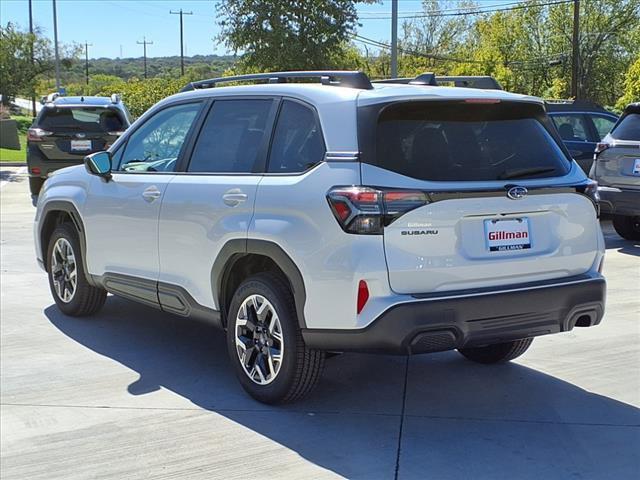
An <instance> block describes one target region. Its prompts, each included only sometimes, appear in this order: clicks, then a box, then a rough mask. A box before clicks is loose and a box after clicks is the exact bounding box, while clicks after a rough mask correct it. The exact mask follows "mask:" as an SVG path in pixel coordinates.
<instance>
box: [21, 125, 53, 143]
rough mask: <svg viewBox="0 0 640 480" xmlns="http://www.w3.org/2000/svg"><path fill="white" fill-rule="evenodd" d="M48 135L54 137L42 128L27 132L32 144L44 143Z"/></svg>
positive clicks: (31, 129)
mask: <svg viewBox="0 0 640 480" xmlns="http://www.w3.org/2000/svg"><path fill="white" fill-rule="evenodd" d="M47 135H52V132H48V131H46V130H43V129H41V128H30V129H29V130H27V140H28V141H30V142H42V141H43V140H44V139H43V137H46V136H47Z"/></svg>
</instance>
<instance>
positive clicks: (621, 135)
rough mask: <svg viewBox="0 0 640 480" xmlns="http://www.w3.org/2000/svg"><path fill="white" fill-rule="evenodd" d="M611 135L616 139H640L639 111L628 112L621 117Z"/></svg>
mask: <svg viewBox="0 0 640 480" xmlns="http://www.w3.org/2000/svg"><path fill="white" fill-rule="evenodd" d="M611 136H612V137H613V138H615V139H616V140H632V141H633V140H635V141H640V113H629V114H627V115H625V116H624V117H622V119H621V120H620V122H618V125H616V127H615V128H614V129H613V131H612V132H611Z"/></svg>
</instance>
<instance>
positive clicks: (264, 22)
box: [218, 0, 372, 71]
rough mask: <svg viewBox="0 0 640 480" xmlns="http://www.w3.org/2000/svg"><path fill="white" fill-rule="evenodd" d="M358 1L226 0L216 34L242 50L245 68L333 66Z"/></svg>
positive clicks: (348, 34)
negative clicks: (218, 30)
mask: <svg viewBox="0 0 640 480" xmlns="http://www.w3.org/2000/svg"><path fill="white" fill-rule="evenodd" d="M361 1H362V0H361ZM364 1H365V3H372V0H364ZM356 3H358V1H357V0H290V1H280V0H226V1H224V2H220V3H219V4H218V17H219V19H220V20H219V23H220V25H221V27H222V29H221V33H220V35H219V37H218V38H219V39H220V40H221V41H224V43H225V44H226V45H227V47H229V48H231V49H232V50H234V51H242V52H244V56H243V57H242V59H241V62H240V69H244V70H247V71H258V70H259V71H265V70H305V69H306V70H316V69H322V68H328V67H332V66H334V65H335V63H336V59H339V58H340V52H343V51H344V48H345V46H346V45H347V43H348V40H349V39H350V37H351V35H352V34H353V33H354V32H355V28H356V26H357V12H356V8H355V4H356Z"/></svg>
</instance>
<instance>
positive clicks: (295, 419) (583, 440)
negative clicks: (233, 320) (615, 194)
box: [45, 296, 640, 479]
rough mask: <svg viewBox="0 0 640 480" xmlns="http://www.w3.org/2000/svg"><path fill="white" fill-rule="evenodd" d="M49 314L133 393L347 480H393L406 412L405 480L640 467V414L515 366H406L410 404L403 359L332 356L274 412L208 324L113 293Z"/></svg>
mask: <svg viewBox="0 0 640 480" xmlns="http://www.w3.org/2000/svg"><path fill="white" fill-rule="evenodd" d="M45 314H46V316H47V317H48V319H49V320H50V321H51V323H52V324H53V325H55V327H57V328H58V329H59V330H60V331H61V332H63V333H64V334H65V335H67V336H68V337H70V338H72V339H73V340H75V341H76V342H79V343H80V344H82V345H84V346H86V347H87V348H89V349H91V350H93V351H95V352H97V353H99V354H101V355H104V356H106V357H109V358H112V359H114V360H115V361H117V362H119V363H121V364H123V365H125V366H126V367H128V368H130V369H132V370H134V371H135V372H137V373H138V374H139V379H138V380H137V381H135V382H134V383H132V384H130V385H128V386H126V388H127V390H128V392H129V394H131V395H144V394H146V393H148V392H152V391H155V390H157V389H159V388H164V389H168V390H170V391H172V392H175V393H176V394H178V395H180V396H182V397H184V398H186V399H188V400H189V401H191V402H193V404H195V405H197V406H199V407H201V408H203V409H206V410H210V411H213V412H216V413H218V414H220V415H223V416H225V417H226V418H228V419H231V420H233V421H234V422H237V423H238V424H240V425H243V426H244V427H246V428H249V429H251V430H253V431H255V432H257V433H259V434H260V435H262V436H265V437H267V438H270V439H272V440H273V441H275V442H277V443H279V444H281V445H284V446H285V447H287V448H288V449H291V450H293V451H295V452H297V453H298V454H299V455H301V456H302V457H304V458H305V459H307V460H308V461H310V462H312V463H314V464H316V465H319V466H321V467H322V468H325V469H328V470H330V471H333V472H335V473H337V474H340V475H342V476H344V477H347V478H367V479H371V478H393V477H394V470H395V466H396V453H397V450H398V433H399V428H400V419H401V416H402V415H401V414H402V412H404V425H403V435H402V441H401V442H400V449H401V458H400V478H438V479H443V478H491V479H494V478H536V479H537V478H545V479H549V478H558V479H560V478H562V479H564V478H568V477H575V478H630V477H631V476H632V475H631V473H632V472H634V471H637V470H638V469H639V468H640V463H639V461H638V460H637V458H638V457H637V450H636V449H637V446H638V440H639V438H638V428H637V426H638V424H639V423H640V422H639V419H640V417H639V410H638V409H637V408H635V407H633V406H631V405H627V404H625V403H621V402H618V401H615V400H612V399H610V398H607V397H604V396H600V395H596V394H593V393H590V392H588V391H585V390H583V389H581V388H578V387H576V386H574V385H572V384H570V383H567V382H564V381H561V380H559V379H557V378H554V377H553V376H549V375H546V374H544V373H541V372H538V371H536V370H533V369H530V368H526V367H523V366H521V365H518V364H515V363H514V364H508V365H502V366H493V367H487V366H483V365H476V364H473V363H470V362H468V361H466V360H464V359H462V357H461V356H459V355H458V354H457V353H454V352H449V353H442V354H435V355H430V356H429V355H427V356H418V357H411V360H410V362H409V363H408V365H409V370H408V374H407V375H408V381H407V390H406V395H405V394H404V382H405V368H406V365H407V361H406V357H395V356H375V355H356V354H345V355H341V356H338V357H334V358H330V359H328V361H327V368H326V369H325V373H324V375H323V379H322V381H321V384H320V386H319V388H318V389H316V390H315V391H314V392H313V393H312V394H311V395H310V397H309V398H308V399H306V400H304V401H301V402H298V403H295V404H293V405H288V406H284V407H270V406H266V405H262V404H260V403H257V402H255V401H253V400H252V399H251V398H249V397H248V396H247V395H246V394H245V393H244V392H243V391H242V389H241V388H240V386H239V384H238V382H237V380H236V379H235V377H234V373H233V371H232V369H231V365H230V363H229V360H228V357H227V350H226V344H225V338H224V335H223V334H222V333H221V332H220V331H218V330H216V329H215V328H214V327H212V326H209V325H206V324H202V323H199V322H196V321H191V320H187V319H183V318H179V317H175V316H172V315H169V314H165V313H162V312H159V311H156V310H154V309H150V308H147V307H145V306H142V305H138V304H135V303H132V302H129V301H128V300H124V299H120V298H117V297H112V296H110V297H109V299H108V300H107V303H106V305H105V307H104V309H103V310H102V312H101V313H100V314H99V315H96V316H95V317H93V318H89V319H81V318H71V317H67V316H65V315H63V314H62V313H60V311H59V310H58V309H57V308H56V307H55V306H50V307H48V308H47V309H46V310H45ZM534 347H535V342H534ZM122 388H125V386H124V385H123V386H122ZM634 426H635V427H634ZM607 427H609V428H607ZM611 427H613V428H611ZM204 441H207V440H206V439H205V440H204ZM220 448H223V446H221V447H220ZM633 458H635V459H636V460H632V459H633ZM247 461H248V460H247Z"/></svg>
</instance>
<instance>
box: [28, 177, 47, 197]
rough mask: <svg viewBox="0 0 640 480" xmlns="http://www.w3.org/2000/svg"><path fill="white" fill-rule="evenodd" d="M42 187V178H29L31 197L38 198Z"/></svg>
mask: <svg viewBox="0 0 640 480" xmlns="http://www.w3.org/2000/svg"><path fill="white" fill-rule="evenodd" d="M42 185H44V178H40V177H29V191H30V192H31V195H34V196H38V195H39V194H40V190H41V189H42Z"/></svg>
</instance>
